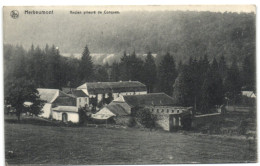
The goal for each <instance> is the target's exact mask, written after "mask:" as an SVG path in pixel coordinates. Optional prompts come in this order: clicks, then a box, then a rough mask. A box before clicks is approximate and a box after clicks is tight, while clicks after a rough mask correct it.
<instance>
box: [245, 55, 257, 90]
mask: <svg viewBox="0 0 260 166" xmlns="http://www.w3.org/2000/svg"><path fill="white" fill-rule="evenodd" d="M242 76H243V86H244V87H243V88H244V89H245V90H250V91H255V89H256V62H255V56H254V55H247V56H246V57H245V58H244V61H243V68H242Z"/></svg>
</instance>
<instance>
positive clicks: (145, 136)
mask: <svg viewBox="0 0 260 166" xmlns="http://www.w3.org/2000/svg"><path fill="white" fill-rule="evenodd" d="M5 151H6V162H7V163H8V164H9V165H10V164H11V165H12V164H70V165H72V164H73V165H76V164H81V165H82V164H176V163H239V162H256V156H257V154H256V143H255V141H253V140H248V139H234V138H231V137H214V136H211V135H199V134H195V133H189V132H187V133H181V132H164V131H149V130H144V129H133V128H105V127H97V128H96V127H63V126H52V125H41V124H40V123H39V124H29V123H20V124H19V123H14V122H13V121H6V122H5ZM9 151H13V154H9V153H10V152H9Z"/></svg>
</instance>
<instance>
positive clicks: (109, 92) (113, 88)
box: [77, 81, 147, 105]
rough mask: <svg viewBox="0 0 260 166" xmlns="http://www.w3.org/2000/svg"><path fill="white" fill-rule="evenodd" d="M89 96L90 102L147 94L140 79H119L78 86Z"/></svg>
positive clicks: (96, 102) (105, 101)
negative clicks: (117, 80)
mask: <svg viewBox="0 0 260 166" xmlns="http://www.w3.org/2000/svg"><path fill="white" fill-rule="evenodd" d="M77 90H82V91H83V92H85V93H86V94H87V95H88V96H89V99H90V101H89V104H92V105H98V103H100V102H103V103H106V104H108V103H110V101H112V100H113V99H116V98H118V97H119V96H120V95H142V94H147V89H146V86H145V85H144V84H142V83H141V82H139V81H119V82H86V83H85V84H83V85H81V86H79V87H77Z"/></svg>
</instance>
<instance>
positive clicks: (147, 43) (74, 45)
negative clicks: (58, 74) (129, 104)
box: [4, 11, 256, 66]
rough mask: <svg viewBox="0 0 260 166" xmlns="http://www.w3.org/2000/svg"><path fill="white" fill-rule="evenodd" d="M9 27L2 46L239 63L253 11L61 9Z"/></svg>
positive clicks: (251, 33)
mask: <svg viewBox="0 0 260 166" xmlns="http://www.w3.org/2000/svg"><path fill="white" fill-rule="evenodd" d="M6 21H8V20H6ZM11 21H12V20H11ZM5 25H9V24H8V22H7V23H6V24H5ZM10 25H12V26H7V27H5V29H6V30H8V31H10V32H12V33H5V35H4V42H5V43H6V44H10V43H12V44H15V45H16V44H18V45H21V44H22V45H23V47H24V48H25V49H30V47H31V45H32V43H34V44H35V45H39V46H40V47H41V48H44V47H45V45H46V43H48V44H55V46H57V47H59V49H60V52H61V54H62V53H66V54H69V55H70V54H76V53H80V54H81V53H82V52H83V49H84V47H85V45H86V44H88V46H89V49H90V50H91V53H104V54H115V59H116V60H118V61H119V60H120V57H121V56H122V54H123V52H124V51H127V52H129V53H130V52H133V51H134V50H135V52H136V54H146V53H147V52H148V51H151V52H152V53H155V54H157V55H158V56H159V58H161V57H162V56H163V55H165V54H166V53H167V52H170V53H171V54H172V55H173V56H174V59H175V61H176V62H179V61H180V60H182V61H183V62H188V60H189V57H196V58H197V59H198V58H199V57H201V56H204V54H207V55H208V58H209V60H213V58H214V57H215V58H216V59H217V60H219V59H220V57H221V56H222V55H223V56H225V58H226V61H227V64H228V65H231V63H232V59H234V58H237V61H238V63H239V66H240V65H242V61H243V59H244V58H245V57H246V56H247V55H251V54H255V36H256V33H255V31H256V29H255V28H256V24H255V13H228V12H226V13H215V12H192V11H158V12H155V11H154V12H148V11H143V12H142V11H136V12H130V11H125V12H121V14H120V15H102V16H99V15H91V16H88V17H86V16H84V15H77V16H74V15H67V16H66V18H64V13H62V11H60V13H59V12H58V11H57V12H56V13H55V16H52V17H48V19H40V18H38V16H35V17H24V18H20V19H19V20H16V21H15V22H14V21H12V23H10ZM46 25H48V26H46ZM16 27H19V28H18V29H17V28H16ZM14 28H15V29H14ZM21 34H26V35H21ZM111 60H112V59H111ZM159 62H160V59H159V60H158V63H157V61H156V64H159Z"/></svg>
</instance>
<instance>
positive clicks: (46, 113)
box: [39, 103, 52, 118]
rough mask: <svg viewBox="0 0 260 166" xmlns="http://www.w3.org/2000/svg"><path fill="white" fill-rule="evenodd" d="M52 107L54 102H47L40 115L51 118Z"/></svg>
mask: <svg viewBox="0 0 260 166" xmlns="http://www.w3.org/2000/svg"><path fill="white" fill-rule="evenodd" d="M51 107H52V104H50V103H46V104H45V105H44V106H43V108H42V111H43V113H41V114H40V115H39V117H43V118H50V116H51Z"/></svg>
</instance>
